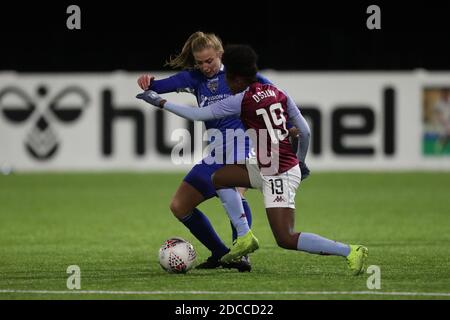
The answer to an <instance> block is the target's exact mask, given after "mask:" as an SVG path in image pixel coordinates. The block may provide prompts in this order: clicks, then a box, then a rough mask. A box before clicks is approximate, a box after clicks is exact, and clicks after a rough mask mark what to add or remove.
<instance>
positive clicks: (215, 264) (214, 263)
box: [195, 256, 222, 269]
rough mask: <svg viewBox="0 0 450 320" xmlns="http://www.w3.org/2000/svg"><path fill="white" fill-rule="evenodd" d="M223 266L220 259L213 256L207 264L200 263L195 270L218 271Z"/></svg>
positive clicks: (207, 260)
mask: <svg viewBox="0 0 450 320" xmlns="http://www.w3.org/2000/svg"><path fill="white" fill-rule="evenodd" d="M221 266H222V263H221V262H220V261H219V259H217V258H215V257H213V256H211V257H209V258H208V259H206V261H205V262H202V263H200V264H199V265H198V266H196V267H195V269H216V268H219V267H221Z"/></svg>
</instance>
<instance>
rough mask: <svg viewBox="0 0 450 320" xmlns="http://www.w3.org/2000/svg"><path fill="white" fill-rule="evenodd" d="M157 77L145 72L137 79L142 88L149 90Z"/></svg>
mask: <svg viewBox="0 0 450 320" xmlns="http://www.w3.org/2000/svg"><path fill="white" fill-rule="evenodd" d="M154 79H155V77H152V76H151V75H149V74H143V75H142V76H140V77H139V78H138V79H137V83H138V85H139V87H141V89H142V90H147V89H148V87H150V85H151V84H152V81H153V80H154Z"/></svg>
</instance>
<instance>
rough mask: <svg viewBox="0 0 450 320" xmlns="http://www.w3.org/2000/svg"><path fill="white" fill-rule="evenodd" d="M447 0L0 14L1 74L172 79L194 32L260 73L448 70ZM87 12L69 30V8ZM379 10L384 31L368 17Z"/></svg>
mask: <svg viewBox="0 0 450 320" xmlns="http://www.w3.org/2000/svg"><path fill="white" fill-rule="evenodd" d="M447 3H448V1H415V2H411V3H409V2H406V1H390V2H388V1H340V0H335V1H314V2H310V1H295V0H291V1H244V0H241V1H189V2H188V1H184V2H182V1H159V2H156V1H147V2H138V1H134V0H133V1H131V0H130V1H122V2H108V1H95V2H94V1H91V2H87V1H77V0H73V1H70V2H67V1H62V2H56V1H47V2H32V1H25V2H18V1H16V2H8V3H5V4H1V5H0V70H17V71H26V72H47V71H50V72H67V71H109V70H117V69H121V70H130V71H144V70H168V69H167V67H164V66H163V64H164V62H165V61H166V60H167V58H168V57H169V56H170V55H171V54H175V53H177V52H179V51H180V50H181V47H182V45H183V43H184V41H185V40H186V39H187V37H188V36H189V35H190V34H191V33H192V32H195V31H197V30H202V31H207V32H215V33H217V34H218V35H219V36H220V37H221V38H222V40H223V42H224V44H228V43H247V44H250V45H252V46H253V47H254V48H255V50H256V51H257V52H258V54H259V56H260V60H259V65H260V68H261V69H277V70H412V69H416V68H424V69H428V70H450V9H449V5H448V4H447ZM70 4H77V5H79V6H80V8H81V30H68V29H67V28H66V20H67V18H68V16H69V14H67V13H66V8H67V7H68V6H69V5H70ZM370 4H377V5H379V6H380V8H381V27H382V29H381V30H368V29H367V27H366V20H367V18H368V17H369V14H367V13H366V9H367V7H368V6H369V5H370Z"/></svg>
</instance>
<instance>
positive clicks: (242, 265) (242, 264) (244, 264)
mask: <svg viewBox="0 0 450 320" xmlns="http://www.w3.org/2000/svg"><path fill="white" fill-rule="evenodd" d="M222 267H223V268H226V269H237V270H238V271H239V272H250V271H251V270H252V265H251V264H250V258H249V257H248V256H243V257H241V259H238V260H233V261H231V262H230V263H226V262H222Z"/></svg>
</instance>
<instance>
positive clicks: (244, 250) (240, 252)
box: [220, 230, 259, 263]
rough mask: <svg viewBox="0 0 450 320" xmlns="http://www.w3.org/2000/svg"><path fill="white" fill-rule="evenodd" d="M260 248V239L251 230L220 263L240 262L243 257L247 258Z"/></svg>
mask: <svg viewBox="0 0 450 320" xmlns="http://www.w3.org/2000/svg"><path fill="white" fill-rule="evenodd" d="M258 248H259V242H258V239H256V237H255V236H254V235H253V232H252V230H249V231H248V232H247V233H246V234H245V235H243V236H242V237H238V238H237V239H236V242H235V243H234V244H233V247H231V250H230V252H228V253H227V254H226V255H224V256H223V257H222V258H221V259H220V261H221V262H225V263H230V262H232V261H236V260H239V259H240V258H241V257H242V256H245V255H247V254H249V253H252V252H253V251H255V250H257V249H258Z"/></svg>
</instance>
